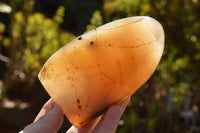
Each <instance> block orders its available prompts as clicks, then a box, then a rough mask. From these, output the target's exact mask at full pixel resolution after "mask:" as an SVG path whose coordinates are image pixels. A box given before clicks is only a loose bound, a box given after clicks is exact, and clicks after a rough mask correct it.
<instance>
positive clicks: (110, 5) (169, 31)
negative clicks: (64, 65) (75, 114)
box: [0, 0, 200, 133]
mask: <svg viewBox="0 0 200 133" xmlns="http://www.w3.org/2000/svg"><path fill="white" fill-rule="evenodd" d="M5 4H7V5H5ZM5 7H7V8H8V7H10V8H11V9H12V11H4V10H2V9H5ZM55 7H56V8H55ZM50 9H52V10H50ZM139 15H142V16H143V15H144V16H146V15H147V16H151V17H153V18H155V19H157V20H158V21H159V22H160V23H161V24H162V25H163V28H164V31H165V38H166V40H165V50H164V53H163V57H162V60H161V62H160V64H159V66H158V68H157V70H156V72H155V73H154V74H153V76H152V77H151V79H150V80H149V81H148V82H147V83H145V85H143V86H142V87H141V89H140V90H139V91H138V92H137V93H136V94H134V95H133V96H132V100H131V102H130V104H129V105H128V107H127V109H126V112H125V114H124V115H123V117H122V119H121V120H120V122H119V127H118V130H117V132H118V133H131V132H135V133H143V132H144V133H146V132H150V133H151V132H152V133H153V132H159V133H162V132H164V133H173V132H177V133H180V132H182V133H188V132H189V133H192V132H200V126H199V123H200V76H199V75H200V39H199V38H200V1H199V0H102V1H100V0H87V1H85V2H84V1H78V0H74V1H68V0H66V1H56V0H50V1H45V2H44V1H42V2H39V1H36V0H10V1H7V0H3V1H2V2H0V94H1V96H0V98H1V103H2V106H1V109H0V112H1V110H3V108H6V106H5V103H4V102H5V99H12V100H14V101H17V100H21V101H26V102H28V103H29V104H30V106H31V107H32V106H36V105H37V103H41V101H42V100H40V98H43V99H45V97H47V96H46V95H47V94H45V93H44V92H40V91H38V89H37V88H38V84H37V83H36V81H37V74H38V72H39V70H40V69H41V67H42V65H43V64H44V62H45V61H46V60H47V59H48V57H49V56H50V55H52V54H53V53H54V52H55V51H56V50H58V49H59V48H60V47H62V46H63V45H65V44H67V43H68V42H70V41H71V40H73V39H74V38H75V37H76V36H78V35H80V34H82V33H83V32H85V31H89V30H91V29H94V28H95V27H98V26H100V25H102V24H104V23H107V22H110V21H113V20H116V19H120V18H124V17H130V16H139ZM35 93H36V94H37V95H35ZM41 105H42V103H41ZM17 107H18V106H17V105H16V106H15V108H17ZM38 108H39V107H38ZM33 117H34V116H33ZM27 119H28V118H27ZM30 121H31V120H30ZM2 122H4V119H3V117H1V116H0V123H2ZM9 122H10V121H9V120H7V124H10V123H11V122H10V123H9ZM23 124H24V125H23ZM27 124H28V123H25V122H24V123H22V124H21V125H17V126H16V125H15V124H13V123H12V125H13V126H11V127H10V129H12V131H18V130H19V129H20V128H22V127H23V126H25V125H27ZM4 126H5V125H4ZM20 126H21V127H20ZM8 127H9V126H8ZM1 128H2V127H1V126H0V130H1ZM2 130H3V131H4V130H5V132H12V131H11V130H10V131H8V130H6V129H3V128H2Z"/></svg>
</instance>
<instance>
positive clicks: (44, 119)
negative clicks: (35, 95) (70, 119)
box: [22, 100, 63, 133]
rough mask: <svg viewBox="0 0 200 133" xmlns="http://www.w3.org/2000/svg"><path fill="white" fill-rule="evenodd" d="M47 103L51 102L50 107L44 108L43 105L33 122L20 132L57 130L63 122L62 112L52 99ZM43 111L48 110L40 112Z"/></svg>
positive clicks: (49, 132)
mask: <svg viewBox="0 0 200 133" xmlns="http://www.w3.org/2000/svg"><path fill="white" fill-rule="evenodd" d="M47 103H51V105H50V107H51V108H50V109H46V108H45V107H46V106H45V105H44V106H43V108H42V109H41V111H40V113H39V114H38V116H37V117H36V119H35V121H34V123H32V124H30V125H29V126H27V127H26V128H25V129H24V130H23V132H22V133H55V132H57V131H58V130H59V128H60V127H61V125H62V122H63V112H62V110H61V109H60V108H59V106H58V105H56V104H55V103H54V102H53V100H52V101H51V102H50V100H49V101H48V102H47ZM45 111H48V112H46V113H41V112H45ZM40 114H42V115H40ZM40 116H41V117H40Z"/></svg>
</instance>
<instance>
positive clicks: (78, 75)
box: [38, 16, 164, 127]
mask: <svg viewBox="0 0 200 133" xmlns="http://www.w3.org/2000/svg"><path fill="white" fill-rule="evenodd" d="M163 48H164V32H163V28H162V26H161V25H160V23H159V22H158V21H156V20H155V19H153V18H150V17H143V16H141V17H130V18H124V19H120V20H117V21H113V22H110V23H107V24H105V25H103V26H101V27H98V28H96V29H94V30H92V31H90V32H87V33H85V34H83V35H81V36H79V37H77V38H76V39H75V40H73V41H72V42H70V43H68V44H67V45H65V46H64V47H63V48H61V49H60V50H58V51H57V52H56V53H55V54H53V55H52V56H51V57H50V58H49V59H48V60H47V62H46V63H45V64H44V66H43V68H42V69H41V71H40V73H39V75H38V77H39V79H40V81H41V83H42V84H43V86H44V88H45V89H46V91H47V92H48V93H49V95H50V96H51V97H52V99H53V100H54V101H55V103H57V104H58V105H59V106H60V107H61V109H62V110H63V112H64V114H65V115H66V117H67V118H68V119H69V121H70V122H71V123H72V124H73V125H74V126H76V127H78V126H81V125H83V124H85V123H87V122H88V121H90V120H92V119H94V118H95V117H97V116H99V115H101V114H102V113H103V112H104V111H105V110H106V109H108V107H109V106H111V105H113V104H119V103H120V102H122V101H123V100H125V99H126V98H127V97H130V96H131V95H132V94H134V93H135V92H136V91H137V90H138V89H139V88H140V87H141V86H142V85H143V84H144V83H145V82H146V81H147V80H148V79H149V78H150V76H151V75H152V74H153V72H154V71H155V69H156V67H157V65H158V63H159V61H160V58H161V56H162V53H163Z"/></svg>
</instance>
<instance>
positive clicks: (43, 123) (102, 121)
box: [20, 98, 130, 133]
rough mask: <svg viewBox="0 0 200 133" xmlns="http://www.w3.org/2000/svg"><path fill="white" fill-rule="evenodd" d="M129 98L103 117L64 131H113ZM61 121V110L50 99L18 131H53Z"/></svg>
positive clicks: (45, 132) (101, 132) (114, 106)
mask: <svg viewBox="0 0 200 133" xmlns="http://www.w3.org/2000/svg"><path fill="white" fill-rule="evenodd" d="M129 101H130V98H128V99H126V100H125V101H123V102H122V103H121V104H119V105H113V106H111V107H110V108H109V109H108V110H107V112H106V113H105V115H104V116H103V117H101V116H100V117H98V118H96V119H94V120H92V121H91V122H89V123H87V124H86V125H83V126H81V127H78V128H76V127H74V126H72V127H71V128H70V129H69V130H68V131H67V132H66V133H114V132H115V130H116V128H117V126H118V122H119V120H120V118H121V116H122V114H123V112H124V110H125V108H126V106H127V104H128V103H129ZM62 122H63V112H62V110H61V109H60V108H59V106H58V105H56V104H55V103H54V101H53V100H52V99H50V100H49V101H47V102H46V104H45V105H44V106H43V107H42V109H41V110H40V112H39V113H38V115H37V117H36V118H35V120H34V122H33V123H32V124H30V125H28V126H27V127H26V128H25V129H24V130H23V131H21V132H20V133H55V132H57V131H58V130H59V128H60V127H61V125H62Z"/></svg>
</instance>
